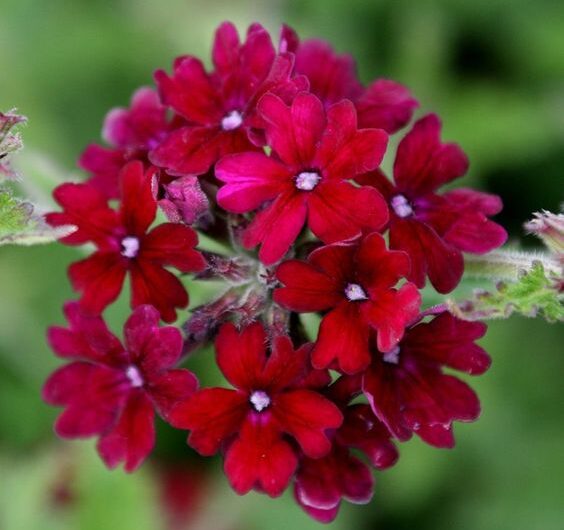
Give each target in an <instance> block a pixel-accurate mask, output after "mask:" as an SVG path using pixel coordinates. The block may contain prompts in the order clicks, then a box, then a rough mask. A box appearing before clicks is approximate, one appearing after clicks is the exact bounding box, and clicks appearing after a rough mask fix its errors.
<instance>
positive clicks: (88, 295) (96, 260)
mask: <svg viewBox="0 0 564 530" xmlns="http://www.w3.org/2000/svg"><path fill="white" fill-rule="evenodd" d="M126 271H127V264H126V262H125V261H124V258H122V257H121V256H120V255H119V254H117V253H114V252H95V253H94V254H92V256H90V257H89V258H86V259H83V260H81V261H77V262H76V263H73V264H71V265H70V267H69V270H68V273H69V278H70V281H71V283H72V286H73V289H75V290H76V291H79V292H81V293H82V297H81V299H80V305H81V307H82V308H83V309H85V310H86V311H90V312H92V313H96V314H98V313H101V312H102V311H103V310H104V309H105V308H106V307H107V306H108V305H109V304H111V303H112V302H113V301H114V300H115V299H116V298H117V297H118V296H119V293H120V292H121V289H122V287H123V281H124V279H125V273H126Z"/></svg>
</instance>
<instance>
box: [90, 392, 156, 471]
mask: <svg viewBox="0 0 564 530" xmlns="http://www.w3.org/2000/svg"><path fill="white" fill-rule="evenodd" d="M154 417H155V413H154V411H153V404H152V403H151V400H150V399H149V398H148V396H147V395H146V394H145V392H143V391H141V390H137V391H135V392H131V394H130V395H129V398H128V400H127V403H126V405H125V407H124V409H123V410H122V413H121V416H120V418H119V420H118V422H117V424H116V426H115V427H114V428H113V429H112V430H111V431H109V432H108V433H106V434H104V436H102V437H101V438H100V440H99V441H98V446H97V447H98V452H99V453H100V456H101V457H102V460H104V462H105V463H106V465H107V466H108V467H109V468H110V469H112V468H114V467H116V466H117V465H118V464H119V463H120V462H123V463H124V468H125V471H127V472H128V473H131V472H132V471H135V470H136V469H137V468H138V467H139V466H140V465H141V464H142V463H143V461H144V460H145V459H146V458H147V456H148V455H149V453H150V452H151V451H152V450H153V447H154V445H155V425H154Z"/></svg>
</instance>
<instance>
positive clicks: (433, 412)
mask: <svg viewBox="0 0 564 530" xmlns="http://www.w3.org/2000/svg"><path fill="white" fill-rule="evenodd" d="M485 333H486V325H485V324H483V323H481V322H466V321H463V320H458V319H457V318H455V317H453V316H452V315H451V314H450V313H442V314H440V315H439V316H437V317H435V318H434V319H433V320H432V321H431V322H428V323H420V324H417V325H415V326H413V327H411V328H409V329H408V330H407V331H406V333H405V336H404V338H403V340H402V341H401V342H400V343H399V344H398V345H397V346H396V347H395V348H394V349H393V350H391V351H388V352H386V353H383V354H381V353H377V354H376V355H375V356H374V357H373V361H372V364H371V365H370V367H369V368H368V370H367V371H366V373H365V374H364V377H363V382H362V385H363V390H364V393H365V394H366V397H367V398H368V400H369V401H370V404H371V406H372V409H373V410H374V413H375V414H376V416H377V417H378V418H379V419H380V421H382V423H384V424H385V425H386V426H387V427H388V429H389V430H390V432H391V433H393V435H394V436H395V437H396V438H398V439H399V440H402V441H404V440H408V439H409V438H410V437H411V435H412V433H415V434H417V435H418V436H420V437H421V438H422V439H423V440H424V441H425V442H427V443H429V444H431V445H434V446H436V447H453V446H454V437H453V433H452V422H453V421H454V420H461V421H473V420H475V419H476V418H477V417H478V415H479V414H480V403H479V401H478V398H477V396H476V394H475V393H474V392H473V391H472V389H471V388H470V387H469V386H468V385H467V384H466V383H464V382H462V381H461V380H460V379H457V378H456V377H454V376H452V375H446V374H444V373H443V370H442V369H443V366H446V367H448V368H452V369H455V370H460V371H462V372H466V373H469V374H473V375H475V374H482V373H484V372H485V371H486V370H487V369H488V368H489V366H490V362H491V361H490V358H489V356H488V355H487V353H486V352H485V351H484V350H483V349H482V348H481V347H480V346H478V345H477V344H475V341H476V340H477V339H479V338H481V337H482V336H483V335H484V334H485Z"/></svg>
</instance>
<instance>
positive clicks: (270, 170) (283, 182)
mask: <svg viewBox="0 0 564 530" xmlns="http://www.w3.org/2000/svg"><path fill="white" fill-rule="evenodd" d="M215 175H216V177H217V178H218V179H219V180H221V181H223V182H225V183H226V185H224V186H222V187H221V188H220V189H219V192H218V195H217V201H218V203H219V204H220V206H221V207H222V208H225V209H226V210H228V211H230V212H235V213H245V212H249V211H251V210H256V209H257V208H259V207H260V206H262V205H263V204H264V203H265V202H266V201H269V200H272V199H274V198H275V197H276V196H277V195H278V194H279V193H281V192H282V191H284V190H285V189H287V188H288V186H289V185H292V184H291V182H290V181H291V179H292V175H289V174H288V169H287V168H286V167H285V166H283V165H282V164H281V163H280V162H278V161H276V160H274V159H273V158H270V157H267V156H266V155H264V154H263V153H239V154H235V155H228V156H225V157H224V158H222V159H221V160H220V161H219V162H218V163H217V165H216V167H215Z"/></svg>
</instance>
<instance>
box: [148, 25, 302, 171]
mask: <svg viewBox="0 0 564 530" xmlns="http://www.w3.org/2000/svg"><path fill="white" fill-rule="evenodd" d="M212 59H213V65H214V71H213V72H212V73H207V72H206V70H205V68H204V66H203V64H202V62H201V61H200V60H199V59H196V58H195V57H190V56H186V57H179V58H178V59H177V60H176V61H175V63H174V72H173V75H172V77H169V76H168V75H167V74H166V73H165V72H164V71H162V70H159V71H157V72H156V74H155V80H156V82H157V85H158V88H159V93H160V95H161V98H162V100H163V102H164V103H165V104H166V105H168V106H170V107H172V109H173V110H174V111H175V112H176V113H178V114H179V115H180V116H182V117H183V118H185V119H186V121H187V122H188V125H187V126H185V127H180V128H178V129H177V130H175V131H174V133H172V134H171V135H170V136H169V137H168V138H167V139H166V140H165V141H164V142H163V143H162V144H160V145H159V146H158V147H157V148H156V149H155V150H154V151H153V152H152V153H151V161H152V162H153V163H154V164H156V165H158V166H160V167H165V168H167V171H168V172H169V173H170V174H173V175H187V174H195V175H200V174H203V173H206V172H207V171H208V170H209V169H210V167H211V166H212V165H213V164H214V163H215V162H216V161H217V160H218V159H219V158H220V157H221V156H223V155H225V154H228V153H236V152H241V151H249V150H252V149H256V147H255V145H254V144H255V143H257V142H259V143H260V140H261V138H262V137H261V135H260V133H258V132H256V133H255V129H256V128H257V126H260V123H259V122H257V117H256V112H255V108H256V104H257V102H258V100H259V98H260V96H262V95H263V94H264V93H266V92H267V91H272V92H275V93H277V94H280V95H281V96H282V97H284V98H288V97H292V96H293V95H294V94H295V93H296V92H297V90H298V89H302V90H303V89H305V88H307V83H306V81H305V79H303V78H298V79H295V80H292V79H291V74H292V68H293V58H292V57H291V56H290V55H288V54H282V55H277V54H276V50H275V49H274V46H273V44H272V41H271V39H270V35H269V34H268V32H267V31H266V30H265V29H264V28H263V27H262V26H260V25H259V24H253V25H251V26H250V27H249V30H248V32H247V39H246V41H245V42H244V43H243V44H241V43H240V42H239V36H238V34H237V30H236V28H235V26H234V25H233V24H231V23H230V22H224V23H223V24H222V25H221V26H219V28H218V30H217V32H216V35H215V41H214V45H213V52H212Z"/></svg>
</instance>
